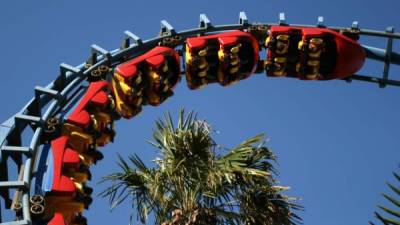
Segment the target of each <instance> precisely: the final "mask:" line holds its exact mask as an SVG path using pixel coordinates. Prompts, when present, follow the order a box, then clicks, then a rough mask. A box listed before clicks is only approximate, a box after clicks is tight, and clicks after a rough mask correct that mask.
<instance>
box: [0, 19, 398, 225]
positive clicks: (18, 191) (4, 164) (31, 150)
mask: <svg viewBox="0 0 400 225" xmlns="http://www.w3.org/2000/svg"><path fill="white" fill-rule="evenodd" d="M252 25H253V24H251V23H249V21H248V19H247V17H246V15H245V13H243V12H242V13H240V16H239V22H238V23H237V24H228V25H218V26H214V25H212V24H211V22H210V21H209V20H208V18H207V17H206V16H205V15H203V14H202V15H200V25H199V27H198V28H195V29H191V30H185V31H181V32H177V31H175V29H174V28H173V27H172V26H171V25H170V24H169V23H168V22H166V21H164V20H163V21H161V31H160V35H159V36H158V37H155V38H153V39H149V40H146V41H142V40H141V39H140V38H139V37H137V36H136V35H134V34H132V33H131V32H129V31H126V32H125V37H124V39H123V44H122V47H121V48H119V49H116V50H113V51H107V50H105V49H103V48H101V47H99V46H97V45H93V46H91V52H90V54H91V60H92V62H95V63H94V64H93V65H92V66H91V67H89V68H85V64H81V65H79V66H76V67H74V66H70V65H67V64H64V63H63V64H61V65H60V74H59V75H58V76H57V78H56V79H55V80H54V81H53V82H51V83H50V84H49V85H47V86H46V87H35V96H34V98H32V99H31V100H30V101H29V102H28V104H26V105H25V106H24V107H23V108H22V109H21V110H20V111H19V112H18V113H17V114H16V115H14V116H12V117H11V118H10V119H8V120H7V121H5V122H4V123H2V124H1V126H0V146H1V148H0V152H1V154H0V195H1V198H0V224H1V225H5V224H7V225H11V224H15V225H17V224H21V225H23V224H32V216H31V212H30V209H29V207H30V203H29V199H30V195H31V193H32V189H33V187H32V186H31V184H32V176H33V174H34V173H35V172H36V169H37V167H38V164H40V163H45V162H41V161H39V149H40V148H42V147H43V142H44V141H43V140H44V139H46V135H48V133H46V132H45V130H46V129H52V127H51V126H54V125H56V123H54V124H49V123H48V121H49V119H50V118H52V117H54V116H55V115H58V116H59V117H60V118H63V117H64V114H65V113H66V112H68V111H69V110H70V109H71V108H72V107H73V106H74V105H75V104H76V103H77V102H79V100H80V99H81V97H82V95H83V94H84V92H85V91H86V89H87V85H85V84H87V80H86V79H87V78H88V76H89V75H90V74H91V73H92V71H93V70H96V69H97V68H99V67H100V66H107V67H109V68H114V67H116V66H117V65H119V64H121V63H123V62H126V61H127V60H129V59H132V58H135V57H137V56H139V55H142V54H144V53H146V52H147V51H149V50H150V49H152V48H154V47H155V46H157V45H158V44H159V42H161V41H162V40H163V39H164V38H166V37H173V36H176V35H179V36H180V37H182V39H181V40H180V44H179V45H178V46H182V44H183V43H184V41H185V40H186V38H189V37H194V36H197V35H205V34H209V33H218V32H223V31H229V30H243V29H247V28H249V27H250V26H252ZM257 25H264V26H267V27H270V26H273V25H288V24H287V23H286V22H285V18H284V15H283V14H281V15H280V18H279V22H278V23H265V24H257ZM290 26H301V27H324V28H328V29H331V30H334V31H342V32H343V31H348V32H356V33H358V34H359V35H360V36H361V37H363V36H375V37H380V38H383V39H385V40H387V47H386V49H379V48H374V47H370V46H364V45H363V46H362V47H363V49H364V50H365V53H366V57H367V58H369V59H372V60H378V61H381V62H383V73H382V74H377V75H372V76H371V75H362V74H354V75H353V76H351V77H348V78H346V79H345V80H346V81H348V82H350V81H352V80H360V81H367V82H373V83H377V84H379V86H380V87H385V86H387V85H391V86H400V80H391V79H389V69H390V65H391V64H396V65H400V54H399V53H396V52H393V51H392V46H393V40H395V39H400V33H394V29H393V28H391V27H389V28H388V29H387V30H386V31H375V30H368V29H360V28H359V27H358V23H357V22H353V25H352V26H351V27H326V26H324V25H323V18H322V17H319V18H318V23H317V25H296V24H290ZM181 73H185V65H184V66H183V71H182V72H181ZM111 76H112V75H108V77H107V78H106V80H111V79H112V77H111ZM27 136H30V139H28V140H27V138H26V137H27ZM10 159H12V161H11V160H10ZM9 168H18V171H9V170H10V169H9ZM11 174H13V176H14V177H15V174H18V178H17V179H14V180H12V179H10V177H11ZM12 194H14V197H12V196H11V195H12ZM13 198H14V201H13ZM16 199H20V203H19V201H17V200H16ZM1 203H2V204H3V206H4V207H2V205H1ZM10 209H14V211H17V210H20V211H21V213H20V214H18V215H17V217H16V219H15V220H14V221H5V218H6V217H5V216H4V214H7V213H8V214H11V213H10V212H11V210H10ZM1 210H3V211H1ZM4 210H6V211H8V212H4ZM2 214H3V215H2Z"/></svg>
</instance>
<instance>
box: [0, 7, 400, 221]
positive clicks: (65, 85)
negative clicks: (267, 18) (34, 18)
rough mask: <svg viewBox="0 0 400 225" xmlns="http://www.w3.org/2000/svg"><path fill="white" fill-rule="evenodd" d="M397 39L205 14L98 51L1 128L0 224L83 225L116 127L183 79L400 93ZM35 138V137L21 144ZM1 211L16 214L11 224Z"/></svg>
mask: <svg viewBox="0 0 400 225" xmlns="http://www.w3.org/2000/svg"><path fill="white" fill-rule="evenodd" d="M366 36H373V37H379V38H382V39H384V40H386V42H387V44H386V48H385V49H380V48H376V47H371V46H366V45H362V44H360V41H362V37H366ZM395 39H400V33H395V32H394V28H393V27H388V28H387V29H386V30H385V31H375V30H368V29H361V28H360V27H359V26H358V22H353V23H352V25H351V26H350V27H328V26H325V25H324V20H323V17H318V20H317V24H316V25H296V24H288V23H286V21H285V15H284V14H283V13H281V14H280V15H279V21H278V22H277V23H250V22H249V21H248V19H247V17H246V14H245V13H244V12H241V13H240V15H239V22H238V23H237V24H228V25H218V26H217V25H216V26H214V25H213V24H212V23H211V22H210V20H209V19H208V18H207V16H206V15H204V14H201V15H200V24H199V27H197V28H195V29H191V30H185V31H181V32H177V31H175V29H174V28H173V27H172V26H171V25H170V24H169V23H168V22H167V21H165V20H163V21H161V30H160V33H159V36H157V37H155V38H153V39H150V40H147V41H142V40H141V39H140V38H139V37H138V36H136V35H135V34H133V33H131V32H129V31H126V32H125V37H124V39H123V41H122V44H121V46H120V48H118V49H116V50H113V51H107V50H105V49H103V48H101V47H99V46H97V45H92V46H91V51H90V55H89V57H88V59H87V60H86V62H85V63H83V64H81V65H79V66H70V65H67V64H64V63H62V64H61V65H60V73H59V75H58V76H57V78H56V79H55V80H54V81H53V82H51V83H50V84H49V85H47V86H46V87H35V96H34V97H33V98H32V99H31V100H30V101H29V102H28V104H26V106H24V107H23V108H22V109H21V111H19V112H18V113H17V114H16V115H14V116H12V117H11V118H9V119H8V120H6V121H5V122H4V123H2V124H1V126H0V141H1V142H0V151H1V154H0V157H1V158H0V195H1V198H0V224H1V225H28V224H34V225H39V224H48V225H68V224H69V225H86V224H87V223H88V221H87V219H86V218H85V217H84V215H83V212H84V210H85V209H88V208H89V205H90V203H91V201H92V197H91V194H92V192H93V190H92V188H90V187H89V186H87V184H86V183H87V181H88V180H90V179H91V173H90V169H89V168H90V166H91V165H93V164H96V163H97V162H98V161H99V160H101V159H102V158H103V155H102V153H101V152H100V151H99V149H100V148H101V147H102V146H104V145H106V144H108V143H110V142H112V141H113V139H114V137H115V134H116V132H115V130H114V122H115V121H116V120H119V119H120V118H126V119H129V118H132V117H134V116H136V115H138V114H139V113H140V112H141V110H142V107H143V106H146V105H152V106H157V105H159V104H161V103H163V102H164V101H165V100H166V99H168V98H169V97H171V96H172V95H173V90H174V87H175V86H176V85H177V84H178V82H179V81H180V79H181V76H185V77H186V81H187V85H188V87H189V88H190V89H192V90H195V89H199V88H202V87H204V86H206V85H208V84H212V83H218V84H220V85H222V86H229V85H232V84H234V83H236V82H238V81H240V80H243V79H246V78H249V77H250V76H251V75H252V74H255V73H265V74H266V76H267V77H291V78H297V79H301V80H307V82H308V81H309V82H316V81H315V80H317V81H318V80H319V81H322V80H336V79H341V80H344V81H346V82H352V81H353V80H357V81H363V82H372V83H376V84H378V86H379V87H381V88H384V87H386V86H400V80H395V79H390V78H389V70H390V66H391V65H394V64H396V65H400V53H397V52H394V51H393V50H392V46H393V41H394V40H395ZM264 53H265V57H261V55H262V54H264ZM366 59H371V60H375V61H380V62H382V67H383V72H382V74H375V75H363V74H357V72H358V71H359V70H360V69H361V68H362V67H363V65H364V64H365V62H368V61H366ZM311 80H313V81H311ZM28 132H30V133H32V134H33V135H31V136H30V137H29V138H30V139H29V140H23V139H26V138H27V137H26V136H27V135H25V134H26V133H28ZM23 143H28V144H23ZM11 168H16V170H12V169H11ZM9 170H12V171H9ZM10 177H17V178H16V179H10ZM4 214H8V215H10V214H12V215H15V216H13V217H14V219H12V220H10V219H8V221H7V220H6V219H5V218H6V216H4Z"/></svg>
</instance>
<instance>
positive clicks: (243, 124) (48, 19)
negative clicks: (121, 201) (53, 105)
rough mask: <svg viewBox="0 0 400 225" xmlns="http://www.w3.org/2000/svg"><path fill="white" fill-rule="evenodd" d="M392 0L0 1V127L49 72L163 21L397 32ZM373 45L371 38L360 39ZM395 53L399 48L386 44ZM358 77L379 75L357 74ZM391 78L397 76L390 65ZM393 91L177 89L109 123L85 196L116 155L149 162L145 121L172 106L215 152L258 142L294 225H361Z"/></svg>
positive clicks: (394, 148)
mask: <svg viewBox="0 0 400 225" xmlns="http://www.w3.org/2000/svg"><path fill="white" fill-rule="evenodd" d="M399 9H400V2H399V1H398V0H381V1H372V0H337V1H315V0H303V1H290V0H281V1H278V0H270V1H261V0H257V1H256V0H252V1H234V0H230V1H229V0H227V1H211V0H207V1H151V0H148V1H120V0H114V1H105V0H104V1H77V0H69V1H50V0H46V1H16V0H14V1H10V0H8V1H5V0H4V1H1V2H0V29H1V32H0V49H1V54H0V66H1V75H0V76H1V78H2V79H1V80H2V82H1V83H0V102H1V104H2V105H3V106H2V107H1V110H0V118H1V119H2V120H5V119H7V118H8V117H9V116H11V115H12V114H14V113H15V112H17V111H18V110H19V109H20V108H21V107H22V106H23V105H24V104H25V103H26V102H27V101H28V100H29V99H30V98H31V97H32V96H33V87H34V86H35V85H42V86H44V85H46V84H47V83H49V82H50V81H51V80H53V79H54V78H55V77H56V75H57V73H58V71H59V68H58V65H59V64H60V63H62V62H66V63H69V64H72V65H77V64H80V63H81V62H83V61H84V60H85V59H86V58H87V56H88V54H89V46H90V45H91V44H93V43H96V44H98V45H100V46H102V47H104V48H106V49H115V48H117V47H118V46H119V45H120V43H121V41H122V36H123V31H125V30H131V31H132V32H134V33H136V34H137V35H139V36H141V37H142V39H148V38H151V37H154V36H155V35H157V33H158V32H159V23H160V22H159V21H160V20H162V19H166V20H168V21H169V22H170V23H171V24H172V25H174V26H175V28H176V29H177V30H182V29H187V28H193V27H195V26H197V24H198V17H199V14H200V13H206V14H207V15H208V17H209V18H210V19H211V21H212V22H213V23H214V24H222V23H233V22H236V21H237V19H238V14H239V11H245V12H246V13H247V16H248V17H249V19H250V20H251V21H259V22H273V21H277V19H278V14H279V12H285V13H286V18H287V21H288V22H289V23H305V24H314V23H316V18H317V16H320V15H322V16H324V17H325V20H326V24H328V25H337V26H349V25H351V22H352V21H353V20H358V21H359V23H360V26H361V27H364V28H371V29H381V30H383V29H385V28H386V26H389V25H392V26H395V27H399V28H400V20H399V14H398V13H399V12H398V11H399ZM365 41H366V42H368V43H373V44H375V45H377V46H380V47H384V46H385V43H383V42H379V40H378V39H372V38H371V39H368V40H365ZM395 49H397V50H399V43H398V42H397V43H396V45H395ZM369 65H370V66H368V67H366V68H367V69H365V71H366V72H376V71H380V70H381V65H380V64H379V65H378V64H376V63H371V64H369ZM393 71H394V72H395V73H393V76H397V78H398V77H399V75H400V74H399V72H400V70H399V68H398V67H395V68H394V70H393ZM399 101H400V88H392V87H388V88H386V89H379V88H378V87H377V86H376V85H373V84H368V83H361V82H357V81H355V82H353V83H352V84H347V83H345V82H343V81H329V82H305V81H299V80H295V79H271V78H267V77H265V76H264V75H256V76H253V77H251V78H249V79H248V80H245V81H242V82H240V83H239V84H237V85H235V86H232V87H229V88H222V87H220V86H217V85H211V86H208V87H206V88H205V89H202V90H200V91H189V90H188V88H187V87H186V84H185V83H184V82H181V84H180V85H179V86H178V88H177V89H176V94H175V96H174V97H172V98H171V99H169V100H168V101H167V102H166V103H165V104H163V105H161V106H160V107H157V108H154V107H145V108H144V111H143V113H142V114H141V115H140V116H139V117H137V118H134V119H132V120H130V121H126V120H121V121H119V122H118V123H117V137H116V140H115V143H114V144H112V145H109V146H107V147H105V148H103V149H102V151H103V152H104V154H105V159H104V160H103V161H101V162H100V163H99V164H98V165H97V166H95V167H94V168H93V170H92V171H93V174H94V176H93V181H92V182H91V185H92V186H94V187H95V194H97V193H99V191H100V190H102V189H103V188H104V186H100V185H97V184H96V183H97V182H98V181H99V179H100V177H102V176H105V175H107V174H109V173H110V172H112V171H115V170H116V169H117V167H116V163H115V161H116V158H117V157H116V156H117V152H118V153H120V154H122V155H123V156H127V155H129V154H132V153H137V154H139V155H140V156H141V157H142V158H143V159H144V160H146V161H149V160H150V159H152V158H154V156H155V154H156V152H155V150H154V149H153V148H151V146H149V145H148V144H146V141H145V140H147V139H149V138H150V136H151V132H152V129H153V127H154V120H155V119H156V118H157V117H159V116H161V115H162V113H163V112H165V111H167V110H170V111H172V112H173V113H174V114H175V115H176V112H177V111H178V109H179V107H181V106H184V107H185V108H187V109H194V110H197V111H198V112H199V113H200V117H201V118H206V119H207V120H209V121H210V122H211V123H212V124H213V125H214V127H215V128H216V129H217V130H219V131H220V132H221V133H220V134H218V135H217V136H216V139H217V141H218V142H219V143H221V144H223V145H225V146H228V147H232V146H234V145H236V144H238V143H239V141H241V140H244V139H246V138H248V137H250V136H253V135H256V134H259V133H266V134H267V137H268V138H269V139H270V141H269V142H268V145H269V146H270V147H271V148H272V149H273V150H274V151H275V152H276V154H277V155H278V157H279V167H278V169H279V170H280V172H281V175H280V180H281V183H282V184H283V185H289V186H291V187H292V189H291V190H290V191H289V192H288V194H290V195H295V196H299V197H301V198H302V200H301V202H300V203H301V204H303V205H304V206H305V207H306V211H305V212H304V213H302V216H303V217H304V222H305V224H306V225H348V224H352V225H358V224H360V225H361V224H367V221H368V220H369V219H371V218H372V216H373V211H374V210H375V205H376V204H377V203H379V202H383V199H382V197H381V196H380V193H381V192H383V191H388V189H387V188H386V187H385V184H384V182H385V181H386V180H393V179H392V177H391V172H392V171H393V170H396V169H397V168H398V164H399V163H400V150H399V149H400V139H399V131H400V119H399V118H400V117H399V115H400V104H399ZM129 210H130V208H129V206H128V205H125V207H120V208H118V209H117V210H115V211H114V212H112V213H110V212H109V208H108V202H107V200H106V199H101V198H95V200H94V202H93V204H92V206H91V210H90V211H88V212H85V215H86V216H87V217H88V219H89V221H90V224H116V225H117V224H118V225H119V224H127V223H128V220H129V214H128V212H129Z"/></svg>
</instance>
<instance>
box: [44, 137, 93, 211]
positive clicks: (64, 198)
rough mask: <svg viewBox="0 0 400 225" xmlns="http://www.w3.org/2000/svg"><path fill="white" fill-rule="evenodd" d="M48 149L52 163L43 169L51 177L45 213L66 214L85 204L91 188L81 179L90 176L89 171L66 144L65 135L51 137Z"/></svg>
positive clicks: (88, 199)
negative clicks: (55, 137)
mask: <svg viewBox="0 0 400 225" xmlns="http://www.w3.org/2000/svg"><path fill="white" fill-rule="evenodd" d="M51 153H52V164H50V165H49V167H48V168H47V170H48V171H47V172H48V174H52V177H49V179H52V180H51V182H50V183H51V185H50V189H49V190H46V195H45V199H46V214H51V213H53V212H61V213H63V214H69V213H76V212H81V211H82V210H83V209H84V208H88V205H89V204H90V203H91V201H92V199H91V197H90V194H91V192H92V189H91V188H88V187H86V186H85V184H84V182H86V181H87V180H89V179H90V174H88V170H86V167H84V165H83V164H81V159H80V155H79V154H78V152H76V151H75V150H74V149H71V148H70V147H69V146H68V137H66V136H61V137H59V138H57V139H55V140H53V141H52V142H51ZM82 166H83V167H82ZM82 168H83V169H82Z"/></svg>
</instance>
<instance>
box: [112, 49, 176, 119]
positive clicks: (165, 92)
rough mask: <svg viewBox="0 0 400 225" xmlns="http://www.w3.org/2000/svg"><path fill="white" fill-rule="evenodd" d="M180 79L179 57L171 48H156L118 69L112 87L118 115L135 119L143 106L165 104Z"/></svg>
mask: <svg viewBox="0 0 400 225" xmlns="http://www.w3.org/2000/svg"><path fill="white" fill-rule="evenodd" d="M179 79H180V63H179V55H178V53H177V52H176V51H175V50H174V49H172V48H168V47H163V46H158V47H155V48H153V49H152V50H150V51H149V52H147V53H146V54H144V55H141V56H138V57H136V58H134V59H131V60H129V61H128V62H126V63H123V64H121V65H119V66H117V67H116V69H115V73H114V76H113V79H112V87H113V92H114V95H115V99H116V109H117V111H118V113H119V114H120V115H121V116H123V117H124V118H131V117H133V116H135V115H137V114H138V113H139V112H140V111H141V108H142V105H145V104H150V105H153V106H157V105H159V104H161V103H162V102H163V101H165V100H166V99H167V98H168V97H170V96H171V95H173V89H174V87H175V85H176V84H177V83H178V81H179Z"/></svg>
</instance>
